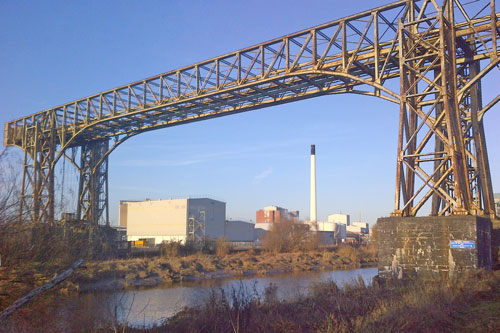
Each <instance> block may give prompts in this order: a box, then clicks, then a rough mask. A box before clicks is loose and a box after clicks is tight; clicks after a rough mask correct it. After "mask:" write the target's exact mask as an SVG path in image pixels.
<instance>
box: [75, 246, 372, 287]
mask: <svg viewBox="0 0 500 333" xmlns="http://www.w3.org/2000/svg"><path fill="white" fill-rule="evenodd" d="M375 262H376V256H375V254H373V253H369V250H368V248H367V247H359V248H355V247H352V246H350V245H342V246H338V247H335V248H333V249H328V250H327V249H325V250H321V251H311V252H292V253H277V254H270V253H268V252H265V251H262V252H261V251H253V250H249V251H241V252H233V253H228V254H226V255H219V256H218V255H213V254H203V253H195V254H191V255H186V256H176V257H156V258H133V259H117V260H107V261H92V262H88V263H87V264H86V265H85V267H84V268H82V269H79V270H78V271H77V272H76V273H75V277H74V279H73V280H74V283H78V284H79V285H80V287H82V286H83V287H85V286H87V288H92V289H115V290H116V289H125V288H127V287H139V286H154V285H158V284H162V283H169V282H179V281H184V280H194V279H207V278H208V279H209V278H217V277H229V276H249V275H266V274H271V273H279V272H298V271H313V270H333V269H353V268H358V267H361V266H363V265H366V264H374V263H375ZM105 281H108V283H105Z"/></svg>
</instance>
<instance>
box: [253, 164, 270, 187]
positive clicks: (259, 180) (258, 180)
mask: <svg viewBox="0 0 500 333" xmlns="http://www.w3.org/2000/svg"><path fill="white" fill-rule="evenodd" d="M272 173H273V168H272V167H269V168H267V169H266V170H264V171H262V172H261V173H259V174H258V175H256V176H255V177H253V183H254V184H260V183H262V181H263V180H264V179H266V178H267V177H269V176H270V175H271V174H272Z"/></svg>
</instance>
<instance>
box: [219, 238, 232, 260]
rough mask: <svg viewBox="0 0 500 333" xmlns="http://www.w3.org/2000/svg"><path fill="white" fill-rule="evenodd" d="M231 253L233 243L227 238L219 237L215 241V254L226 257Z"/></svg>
mask: <svg viewBox="0 0 500 333" xmlns="http://www.w3.org/2000/svg"><path fill="white" fill-rule="evenodd" d="M230 251H231V243H229V240H228V239H227V238H225V237H219V238H217V240H216V241H215V254H216V255H218V256H225V255H227V254H228V253H229V252H230Z"/></svg>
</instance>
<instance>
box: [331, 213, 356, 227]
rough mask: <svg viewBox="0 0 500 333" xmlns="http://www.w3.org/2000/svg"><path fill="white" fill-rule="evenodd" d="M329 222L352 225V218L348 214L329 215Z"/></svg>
mask: <svg viewBox="0 0 500 333" xmlns="http://www.w3.org/2000/svg"><path fill="white" fill-rule="evenodd" d="M328 222H334V223H340V224H345V225H351V217H350V216H349V215H347V214H331V215H328Z"/></svg>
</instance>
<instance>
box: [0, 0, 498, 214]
mask: <svg viewBox="0 0 500 333" xmlns="http://www.w3.org/2000/svg"><path fill="white" fill-rule="evenodd" d="M388 2H389V1H385V0H384V1H379V0H377V1H374V0H371V1H343V0H331V1H328V2H326V1H319V0H313V1H307V2H304V1H290V0H287V1H285V0H282V1H260V0H259V1H257V0H253V1H250V0H248V1H50V2H49V1H29V2H28V1H10V2H8V1H3V2H1V3H0V42H1V45H2V49H1V51H0V97H1V99H2V111H1V112H0V122H2V123H5V122H6V121H9V120H13V119H15V118H19V117H22V116H25V115H28V114H31V113H34V112H37V111H40V110H43V109H46V108H50V107H52V106H55V105H59V104H62V103H65V102H69V101H71V100H74V99H77V98H81V97H84V96H87V95H90V94H93V93H96V92H99V91H102V90H106V89H109V88H113V87H116V86H119V85H122V84H126V83H129V82H133V81H136V80H140V79H143V78H146V77H149V76H152V75H155V74H158V73H163V72H166V71H168V70H171V69H175V68H177V67H181V66H185V65H189V64H192V63H195V62H198V61H201V60H204V59H208V58H211V57H214V56H218V55H221V54H224V53H227V52H231V51H235V50H237V49H240V48H243V47H247V46H250V45H253V44H257V43H259V42H263V41H266V40H269V39H272V38H275V37H279V36H282V35H285V34H288V33H292V32H295V31H298V30H301V29H304V28H308V27H311V26H314V25H318V24H321V23H325V22H328V21H331V20H334V19H337V18H340V17H343V16H347V15H350V14H354V13H357V12H360V11H363V10H365V9H369V8H373V7H376V6H378V5H383V4H386V3H388ZM499 78H500V76H499V75H498V70H497V71H496V72H495V73H493V75H491V76H490V77H489V78H488V80H487V81H486V82H485V84H484V89H485V92H484V95H485V98H484V99H485V101H487V100H488V97H490V96H492V95H493V94H494V93H495V91H496V89H497V87H498V80H499ZM397 115H398V106H397V105H395V104H391V103H389V102H386V101H383V100H380V99H376V98H371V97H362V96H359V95H338V96H326V97H320V98H315V99H311V100H307V101H300V102H295V103H291V104H287V105H282V106H276V107H270V108H265V109H260V110H256V111H251V112H247V113H243V114H237V115H232V116H229V117H222V118H217V119H213V120H208V121H203V122H198V123H192V124H188V125H183V126H178V127H173V128H168V129H163V130H157V131H153V132H150V133H144V134H141V135H139V136H136V137H134V138H132V139H130V140H129V141H127V142H126V143H124V144H123V145H122V146H120V147H119V148H118V149H117V150H116V151H115V152H113V154H112V155H111V157H110V178H109V181H110V183H109V185H110V215H111V220H112V221H114V222H116V220H117V215H118V201H119V200H127V199H144V198H151V199H160V198H163V199H165V198H169V197H183V196H189V195H191V196H199V195H202V196H209V197H213V198H215V199H219V200H223V201H225V202H226V203H227V217H228V218H233V219H244V220H255V211H256V210H257V209H259V208H261V207H263V206H267V205H279V206H283V207H286V208H289V209H293V210H295V209H298V210H300V213H301V217H302V218H307V217H308V216H309V207H308V205H309V146H310V144H316V147H317V181H318V217H319V219H326V216H327V215H328V214H332V213H338V212H344V213H349V214H351V216H352V219H354V220H358V219H359V218H361V219H362V220H364V221H366V222H369V223H373V222H375V220H376V218H377V217H380V216H387V215H389V213H390V212H391V211H392V210H393V201H394V188H395V168H396V148H397V141H396V140H397V122H398V117H397ZM498 124H500V110H499V107H498V106H497V107H495V108H494V109H492V110H491V111H489V113H488V114H487V115H486V117H485V126H486V132H487V142H488V145H489V146H488V149H489V153H490V164H491V172H492V178H493V186H494V189H496V191H500V151H499V148H498V140H499V138H500V134H499V132H498V129H497V128H498ZM67 177H68V179H67V180H66V184H73V183H74V184H75V187H74V189H75V191H76V184H77V182H76V178H75V177H73V178H75V179H70V178H71V173H70V172H68V174H67ZM67 195H68V196H69V195H70V193H68V194H67Z"/></svg>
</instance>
